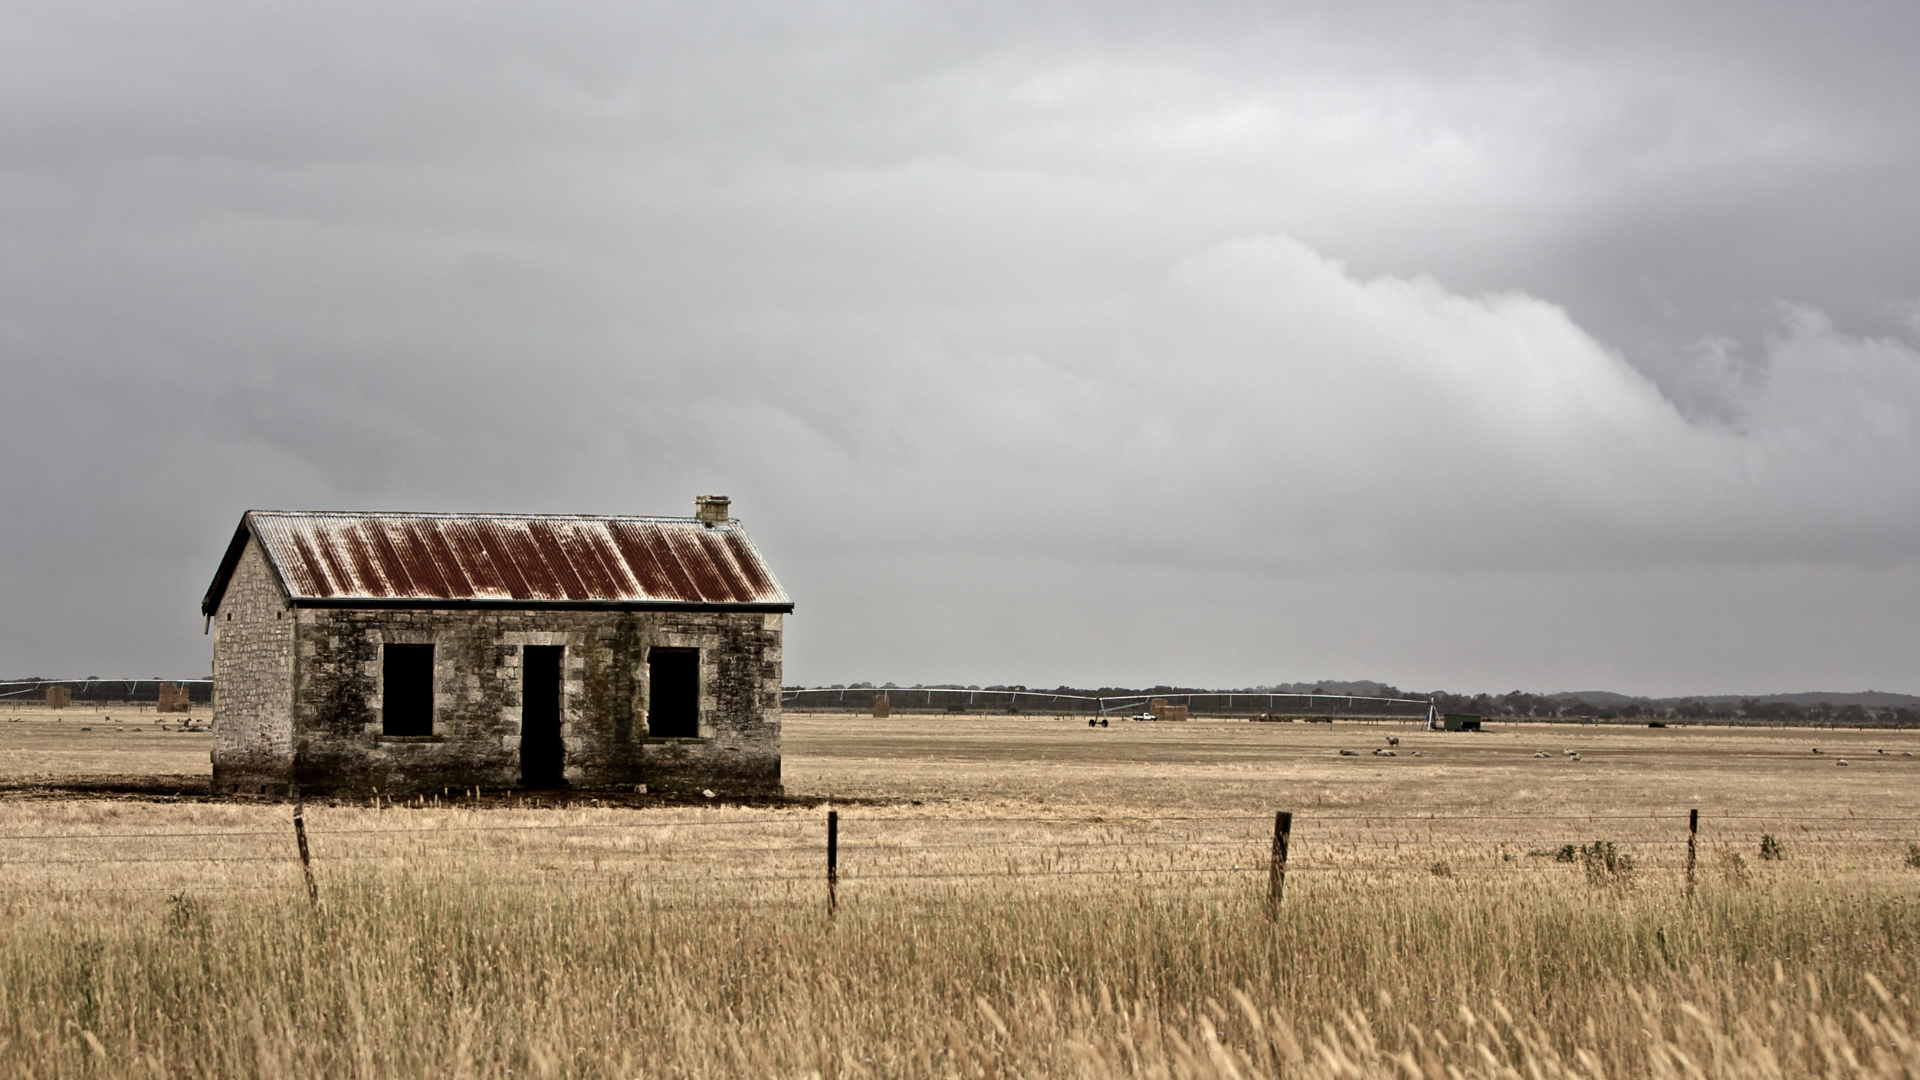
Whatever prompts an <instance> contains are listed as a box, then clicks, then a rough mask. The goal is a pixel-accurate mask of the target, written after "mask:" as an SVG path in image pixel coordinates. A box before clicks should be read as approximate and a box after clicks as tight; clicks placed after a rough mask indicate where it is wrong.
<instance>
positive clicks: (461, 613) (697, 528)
mask: <svg viewBox="0 0 1920 1080" xmlns="http://www.w3.org/2000/svg"><path fill="white" fill-rule="evenodd" d="M695 505H696V513H695V516H693V517H690V518H658V517H556V516H533V515H493V514H399V513H368V514H359V513H352V514H349V513H283V512H269V511H259V510H254V511H249V512H248V513H247V514H246V515H245V516H243V517H242V518H241V519H240V527H239V529H238V530H237V531H236V532H235V533H234V536H233V542H232V543H231V544H229V545H228V547H227V553H226V557H225V558H223V559H222V560H221V561H220V569H219V572H218V573H216V574H215V575H214V578H213V584H212V586H211V587H210V588H209V589H208V590H207V595H206V599H205V600H204V601H203V602H202V604H201V611H202V613H204V614H205V615H206V617H207V619H208V622H209V626H210V628H211V629H212V631H213V633H214V635H215V636H214V648H213V684H214V691H213V694H214V696H213V734H214V749H213V784H214V789H215V790H216V791H227V792H233V791H254V790H272V791H280V790H285V789H286V788H287V786H288V785H290V784H297V785H299V788H300V790H302V791H343V792H344V791H367V790H371V789H374V788H378V789H379V790H380V791H382V792H409V791H439V790H441V789H442V788H454V789H460V788H466V787H472V786H480V787H485V788H501V787H513V786H524V787H531V788H549V787H558V786H562V785H567V786H573V787H579V788H597V789H620V788H624V789H627V790H632V789H633V786H634V785H637V784H646V785H648V789H649V790H654V791H675V790H697V789H703V788H711V789H713V790H715V791H720V792H726V793H735V794H751V793H777V792H779V790H780V659H781V657H780V649H781V620H782V617H783V616H784V615H785V614H786V613H787V612H790V611H792V610H793V602H792V601H791V600H789V599H788V598H787V595H786V593H785V592H784V591H782V590H781V588H780V584H779V582H777V581H776V580H775V579H774V577H773V574H772V572H771V571H769V570H768V569H767V566H766V564H765V563H764V562H763V561H762V560H761V558H760V553H759V552H758V551H757V550H756V549H755V548H754V546H753V542H752V541H751V540H749V539H748V538H747V534H746V532H745V530H743V529H742V528H741V527H740V525H739V523H738V522H736V521H734V520H732V519H731V518H729V517H728V515H727V507H728V501H727V500H726V499H725V498H719V497H711V496H709V497H703V498H701V499H699V500H698V501H697V502H696V504H695Z"/></svg>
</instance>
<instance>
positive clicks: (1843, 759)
mask: <svg viewBox="0 0 1920 1080" xmlns="http://www.w3.org/2000/svg"><path fill="white" fill-rule="evenodd" d="M1846 763H1847V759H1846V758H1841V759H1839V760H1838V761H1835V762H1834V764H1835V765H1845V764H1846Z"/></svg>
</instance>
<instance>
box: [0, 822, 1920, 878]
mask: <svg viewBox="0 0 1920 1080" xmlns="http://www.w3.org/2000/svg"><path fill="white" fill-rule="evenodd" d="M497 812H498V811H491V810H486V811H482V810H473V809H468V808H462V807H452V806H444V805H443V806H432V805H427V804H424V803H423V805H421V806H420V807H418V808H416V809H415V810H412V811H408V810H404V809H401V810H366V809H323V808H315V809H314V810H312V811H305V812H298V813H297V815H296V818H295V820H294V821H293V822H289V823H287V824H286V825H285V826H284V827H278V828H260V827H251V826H250V827H236V828H203V829H187V828H163V829H153V830H142V829H110V828H93V827H88V826H75V827H73V828H71V829H64V830H48V829H44V828H42V829H39V830H35V831H21V832H0V894H5V895H10V896H18V895H21V894H23V893H31V894H36V895H45V896H62V895H76V896H78V895H101V894H115V893H127V894H141V893H174V894H178V893H209V892H262V891H268V892H271V891H282V892H289V893H296V894H297V893H299V892H302V891H309V892H316V893H317V892H318V891H319V890H320V889H321V887H323V886H329V885H338V884H344V883H346V882H348V881H350V880H356V879H359V880H364V879H367V878H368V877H372V878H374V879H378V878H379V877H381V876H397V877H406V878H409V879H414V878H420V877H422V876H433V877H438V878H440V879H442V880H449V881H454V880H468V881H470V882H471V883H473V884H474V885H475V886H476V887H480V888H489V889H490V888H507V887H511V888H535V887H538V888H552V887H555V885H556V883H562V884H564V885H565V887H567V888H568V889H575V890H577V889H584V888H591V887H593V886H594V885H595V884H596V883H598V884H600V885H607V886H615V887H619V888H622V889H627V890H633V889H640V890H650V891H654V892H661V893H672V892H674V891H676V890H684V889H689V888H693V889H698V890H701V891H702V892H703V894H704V895H709V896H710V895H712V892H711V890H713V889H714V888H715V887H717V886H726V887H731V886H740V887H749V888H750V887H756V886H767V885H772V886H778V887H782V888H785V889H786V890H787V891H788V893H789V894H793V892H794V890H795V889H796V888H800V887H806V888H810V889H813V888H819V887H823V886H824V887H825V888H826V889H827V893H828V895H829V896H833V897H835V898H836V900H837V898H838V896H841V895H845V896H857V895H859V890H860V889H861V887H862V886H863V885H869V884H870V885H873V886H883V885H885V886H896V885H901V884H905V883H912V882H925V883H949V884H951V883H965V882H979V883H1007V882H1020V883H1024V884H1026V885H1030V886H1041V887H1044V886H1046V885H1047V883H1049V882H1051V883H1055V884H1059V885H1061V886H1062V887H1080V886H1078V885H1076V884H1074V883H1084V882H1090V881H1097V880H1110V881H1114V882H1129V883H1131V884H1130V885H1129V887H1132V888H1187V889H1202V888H1271V889H1273V890H1274V891H1275V893H1276V895H1277V892H1278V886H1277V885H1276V884H1275V882H1277V881H1278V879H1279V877H1278V876H1279V875H1298V874H1304V875H1307V876H1308V877H1309V878H1324V877H1327V876H1332V877H1334V878H1337V879H1339V880H1342V881H1346V882H1359V883H1365V882H1366V881H1370V880H1376V879H1378V880H1385V881H1390V880H1393V879H1395V878H1397V877H1399V876H1402V875H1409V874H1426V875H1433V876H1437V877H1448V878H1455V877H1457V878H1475V877H1480V878H1487V877H1502V878H1506V879H1512V880H1524V879H1540V878H1543V877H1549V876H1552V875H1567V876H1579V875H1582V874H1587V875H1591V874H1592V873H1593V872H1594V867H1595V865H1596V861H1599V862H1600V863H1601V864H1602V865H1603V866H1604V867H1605V869H1606V872H1608V873H1614V872H1617V871H1623V870H1624V869H1626V868H1630V869H1631V870H1632V872H1633V873H1634V874H1636V875H1639V878H1638V879H1639V880H1654V881H1672V882H1681V881H1685V882H1686V883H1688V884H1689V886H1691V884H1692V883H1693V882H1694V881H1695V880H1697V879H1699V878H1701V877H1705V876H1707V875H1711V874H1715V873H1724V874H1736V873H1737V874H1739V875H1746V874H1749V873H1752V872H1754V871H1758V870H1761V869H1763V868H1767V867H1776V868H1779V869H1782V870H1791V871H1793V872H1794V873H1795V874H1798V875H1823V874H1834V873H1852V874H1873V873H1888V872H1893V873H1902V874H1908V873H1915V872H1917V871H1920V818H1913V817H1904V816H1892V815H1880V816H1841V815H1833V816H1826V817H1810V816H1806V815H1794V814H1787V813H1760V812H1751V811H1749V812H1743V813H1730V814H1724V815H1714V814H1711V813H1706V814H1701V815H1699V816H1698V817H1697V819H1696V818H1691V817H1690V815H1689V814H1688V813H1687V812H1686V811H1683V810H1666V811H1662V812H1657V813H1654V812H1650V813H1643V814H1624V813H1623V814H1604V815H1602V814H1565V815H1550V814H1549V815H1471V814H1449V815H1439V814H1434V815H1385V814H1377V813H1341V812H1337V811H1329V812H1326V813H1319V812H1313V811H1309V812H1305V813H1301V814H1299V815H1287V814H1281V815H1256V814H1220V815H1194V814H1181V815H1167V816H1164V817H1160V816H1145V815H1126V816H1104V815H1099V816H1095V815H1087V816H1066V815H1063V816H1059V817H1039V816H1009V817H992V816H941V815H937V814H911V813H890V812H887V811H885V810H884V809H876V810H874V811H872V812H867V811H861V810H855V811H853V812H852V813H849V814H846V815H844V816H843V815H842V814H841V813H840V812H837V811H831V812H828V813H827V814H826V815H825V820H824V821H823V818H822V815H821V814H819V813H818V812H813V811H770V812H760V813H751V812H744V811H733V810H721V809H716V810H711V811H708V810H690V811H669V812H665V813H653V812H631V811H618V810H600V811H576V812H575V813H579V814H590V815H594V817H595V819H593V820H579V819H576V820H569V821H559V822H504V823H502V822H489V821H487V820H485V819H486V817H487V816H489V815H491V814H495V813H497ZM296 828H297V829H298V832H299V833H300V834H303V835H301V836H297V835H296ZM302 841H304V842H302ZM1917 880H1920V879H1917ZM309 883H311V884H309Z"/></svg>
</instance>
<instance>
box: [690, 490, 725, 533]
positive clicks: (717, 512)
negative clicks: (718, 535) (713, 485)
mask: <svg viewBox="0 0 1920 1080" xmlns="http://www.w3.org/2000/svg"><path fill="white" fill-rule="evenodd" d="M730 501H731V500H729V499H728V498H727V497H726V496H725V495H702V496H700V497H698V498H696V499H694V500H693V516H694V517H696V518H699V519H700V524H702V525H705V526H706V527H707V528H709V529H711V528H713V527H714V526H715V525H725V524H726V523H727V504H728V503H729V502H730Z"/></svg>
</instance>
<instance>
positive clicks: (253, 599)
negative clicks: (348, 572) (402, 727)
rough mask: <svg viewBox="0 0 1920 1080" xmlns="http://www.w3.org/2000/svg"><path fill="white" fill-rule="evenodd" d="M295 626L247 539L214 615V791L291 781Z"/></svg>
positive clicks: (262, 558) (273, 786)
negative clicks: (244, 548)
mask: <svg viewBox="0 0 1920 1080" xmlns="http://www.w3.org/2000/svg"><path fill="white" fill-rule="evenodd" d="M296 625H297V624H296V621H295V619H294V613H293V611H292V610H291V609H290V608H289V607H288V606H287V599H286V596H285V594H284V593H282V592H281V591H280V583H279V582H278V581H277V580H276V579H275V578H274V575H273V571H272V569H271V568H270V567H269V566H268V565H267V560H266V557H265V556H264V555H263V554H262V553H261V551H260V545H259V544H258V542H256V541H253V540H249V541H248V542H247V546H246V550H245V551H243V552H242V553H241V556H240V562H239V564H238V565H237V566H235V567H234V571H233V577H232V578H231V580H229V582H228V583H227V590H226V592H225V594H224V595H222V596H221V598H220V607H219V608H218V610H216V611H215V612H214V617H213V633H214V639H213V785H214V790H215V791H232V790H236V789H237V790H242V791H245V790H249V789H255V788H259V787H267V788H270V789H278V788H283V787H284V786H285V785H286V784H287V783H288V782H289V781H290V780H291V778H292V774H293V658H294V651H295V650H294V635H295V629H294V627H295V626H296Z"/></svg>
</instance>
